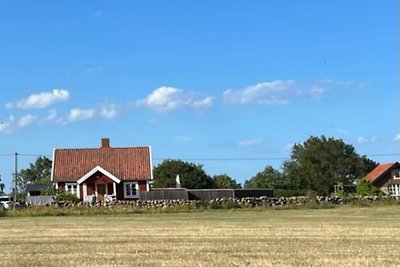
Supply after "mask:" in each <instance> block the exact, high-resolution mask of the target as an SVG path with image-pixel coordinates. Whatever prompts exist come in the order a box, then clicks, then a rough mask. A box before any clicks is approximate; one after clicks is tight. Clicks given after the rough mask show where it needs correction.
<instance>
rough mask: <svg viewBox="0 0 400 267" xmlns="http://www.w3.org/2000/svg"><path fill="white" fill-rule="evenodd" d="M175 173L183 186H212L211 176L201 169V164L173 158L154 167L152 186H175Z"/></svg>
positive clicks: (198, 187)
mask: <svg viewBox="0 0 400 267" xmlns="http://www.w3.org/2000/svg"><path fill="white" fill-rule="evenodd" d="M177 175H179V178H180V182H181V186H182V187H184V188H192V189H203V188H213V187H214V183H213V180H212V178H211V177H210V176H209V175H208V174H207V173H206V172H205V171H204V170H203V166H202V165H198V164H194V163H189V162H185V161H182V160H173V159H168V160H164V161H163V162H162V163H160V164H159V165H158V166H156V167H155V168H154V170H153V177H154V187H159V188H160V187H161V188H162V187H175V186H176V176H177Z"/></svg>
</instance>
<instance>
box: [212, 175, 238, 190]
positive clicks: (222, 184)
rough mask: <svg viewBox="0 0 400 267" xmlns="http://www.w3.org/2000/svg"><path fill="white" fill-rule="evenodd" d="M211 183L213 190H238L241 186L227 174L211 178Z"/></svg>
mask: <svg viewBox="0 0 400 267" xmlns="http://www.w3.org/2000/svg"><path fill="white" fill-rule="evenodd" d="M212 179H213V183H214V186H215V188H232V189H240V188H242V186H241V185H240V184H239V183H237V182H236V180H235V179H233V178H231V177H230V176H229V175H227V174H219V175H214V176H213V178H212Z"/></svg>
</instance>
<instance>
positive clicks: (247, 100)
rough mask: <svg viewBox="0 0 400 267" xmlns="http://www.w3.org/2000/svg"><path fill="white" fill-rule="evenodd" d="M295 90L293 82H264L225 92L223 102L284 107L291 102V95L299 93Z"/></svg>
mask: <svg viewBox="0 0 400 267" xmlns="http://www.w3.org/2000/svg"><path fill="white" fill-rule="evenodd" d="M295 90H296V87H295V82H294V81H292V80H289V81H281V80H277V81H272V82H262V83H258V84H256V85H252V86H248V87H246V88H244V89H239V90H233V89H228V90H225V91H224V93H223V101H224V103H226V104H264V105H283V104H287V103H288V102H289V100H290V98H291V94H298V93H299V92H296V91H295Z"/></svg>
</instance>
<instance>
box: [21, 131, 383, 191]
mask: <svg viewBox="0 0 400 267" xmlns="http://www.w3.org/2000/svg"><path fill="white" fill-rule="evenodd" d="M376 166H377V163H376V162H374V161H373V160H371V159H369V158H367V157H366V156H365V155H359V154H358V153H357V152H356V151H355V148H354V147H353V146H352V145H350V144H346V143H345V142H344V141H343V140H341V139H335V138H332V137H330V138H327V137H325V136H320V137H315V136H311V137H310V138H308V139H307V140H306V141H304V142H303V143H298V144H295V145H294V146H293V148H292V151H291V154H290V158H289V159H288V160H286V161H284V162H283V164H282V168H281V170H277V169H275V168H273V167H272V166H270V165H267V166H266V167H265V168H264V170H261V171H260V172H258V173H257V174H256V175H255V176H253V177H251V178H249V179H248V180H246V181H245V182H244V184H243V186H242V185H241V184H240V183H238V182H237V181H236V180H235V179H234V178H232V177H230V176H229V175H227V174H218V175H214V176H211V175H209V174H207V173H206V171H205V170H204V168H203V165H201V164H196V163H191V162H186V161H183V160H179V159H168V160H164V161H163V162H161V163H160V164H159V165H157V166H155V167H154V169H153V178H154V184H153V187H157V188H168V187H175V186H176V176H177V175H179V178H180V183H181V186H182V187H183V188H192V189H207V188H242V187H244V188H270V189H274V190H275V192H276V195H283V196H289V195H310V194H315V195H329V194H331V193H332V192H333V190H334V186H335V185H338V184H342V185H343V184H345V185H346V184H354V183H355V182H356V181H357V180H359V179H360V178H362V177H364V176H365V175H366V174H367V173H368V172H370V171H371V170H372V169H374V168H375V167H376ZM50 173H51V160H50V159H48V158H46V157H39V158H38V159H37V160H36V162H35V163H34V164H30V166H29V167H28V168H27V169H23V170H21V171H20V172H19V176H18V177H19V178H18V183H17V189H18V191H19V192H24V191H25V188H26V185H27V184H28V183H49V184H50ZM367 186H368V185H367Z"/></svg>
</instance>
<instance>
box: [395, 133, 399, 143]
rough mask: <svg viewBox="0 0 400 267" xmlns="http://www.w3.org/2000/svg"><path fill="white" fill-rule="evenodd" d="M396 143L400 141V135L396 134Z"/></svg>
mask: <svg viewBox="0 0 400 267" xmlns="http://www.w3.org/2000/svg"><path fill="white" fill-rule="evenodd" d="M394 140H395V141H400V133H398V134H396V136H395V137H394Z"/></svg>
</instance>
